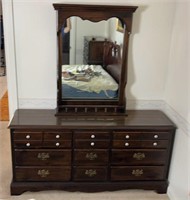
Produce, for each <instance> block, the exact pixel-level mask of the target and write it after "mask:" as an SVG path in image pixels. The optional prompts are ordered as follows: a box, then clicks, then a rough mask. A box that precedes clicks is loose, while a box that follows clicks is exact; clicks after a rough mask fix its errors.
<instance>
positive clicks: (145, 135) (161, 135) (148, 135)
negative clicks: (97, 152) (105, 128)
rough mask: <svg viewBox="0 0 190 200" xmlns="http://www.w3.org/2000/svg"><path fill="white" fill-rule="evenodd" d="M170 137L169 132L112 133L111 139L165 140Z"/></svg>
mask: <svg viewBox="0 0 190 200" xmlns="http://www.w3.org/2000/svg"><path fill="white" fill-rule="evenodd" d="M170 135H171V134H170V133H169V132H144V131H142V132H140V131H139V132H130V131H113V139H118V140H167V139H169V137H170Z"/></svg>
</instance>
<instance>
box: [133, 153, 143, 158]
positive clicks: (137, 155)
mask: <svg viewBox="0 0 190 200" xmlns="http://www.w3.org/2000/svg"><path fill="white" fill-rule="evenodd" d="M133 158H135V159H136V160H143V159H144V158H145V154H144V153H140V152H138V153H134V154H133Z"/></svg>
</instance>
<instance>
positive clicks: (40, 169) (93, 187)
mask: <svg viewBox="0 0 190 200" xmlns="http://www.w3.org/2000/svg"><path fill="white" fill-rule="evenodd" d="M127 114H128V116H100V117H96V116H95V117H93V116H88V117H87V116H79V117H77V116H66V117H64V116H61V117H56V116H55V111H54V110H17V111H16V112H15V115H14V118H13V119H12V121H11V123H10V130H11V145H12V164H13V165H12V168H13V180H12V183H11V194H12V195H19V194H21V193H23V192H25V191H40V190H52V189H58V190H68V191H86V192H96V191H104V190H110V191H112V190H119V189H149V190H156V191H157V192H158V193H165V192H166V190H167V186H168V180H167V177H168V173H169V165H170V159H171V154H172V146H173V141H174V134H175V129H176V128H175V125H174V124H173V123H172V122H171V121H170V120H169V119H168V118H167V117H166V116H165V115H164V114H163V113H162V112H160V111H148V110H143V111H140V110H139V111H137V110H134V111H132V110H131V111H128V113H127Z"/></svg>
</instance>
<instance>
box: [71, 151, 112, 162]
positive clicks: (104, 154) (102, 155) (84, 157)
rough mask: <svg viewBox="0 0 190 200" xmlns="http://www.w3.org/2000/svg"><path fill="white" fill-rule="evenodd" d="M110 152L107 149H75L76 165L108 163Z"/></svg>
mask: <svg viewBox="0 0 190 200" xmlns="http://www.w3.org/2000/svg"><path fill="white" fill-rule="evenodd" d="M108 158H109V154H108V151H107V150H92V151H90V150H86V151H83V150H81V151H80V150H75V151H74V163H75V165H92V164H93V165H105V164H107V163H108Z"/></svg>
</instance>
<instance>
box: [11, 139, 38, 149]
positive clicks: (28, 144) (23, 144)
mask: <svg viewBox="0 0 190 200" xmlns="http://www.w3.org/2000/svg"><path fill="white" fill-rule="evenodd" d="M13 144H14V147H15V148H27V149H30V148H37V147H39V148H41V147H42V140H29V141H27V140H15V141H14V143H13Z"/></svg>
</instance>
